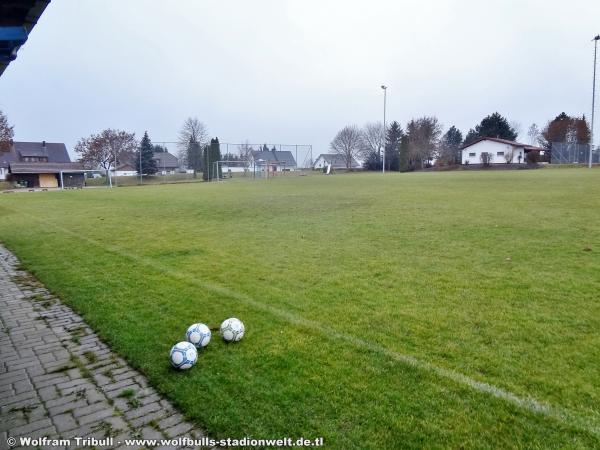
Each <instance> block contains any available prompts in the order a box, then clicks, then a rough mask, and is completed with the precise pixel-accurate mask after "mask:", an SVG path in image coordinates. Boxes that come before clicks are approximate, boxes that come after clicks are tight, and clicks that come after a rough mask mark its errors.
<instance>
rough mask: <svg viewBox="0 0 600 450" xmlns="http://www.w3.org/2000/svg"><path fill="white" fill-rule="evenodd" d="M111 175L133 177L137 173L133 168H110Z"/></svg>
mask: <svg viewBox="0 0 600 450" xmlns="http://www.w3.org/2000/svg"><path fill="white" fill-rule="evenodd" d="M111 172H112V175H113V176H117V177H133V176H136V175H137V174H138V173H137V171H135V170H117V171H114V170H111Z"/></svg>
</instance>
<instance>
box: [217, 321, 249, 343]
mask: <svg viewBox="0 0 600 450" xmlns="http://www.w3.org/2000/svg"><path fill="white" fill-rule="evenodd" d="M244 331H245V328H244V324H243V323H242V321H241V320H240V319H236V318H235V317H231V318H229V319H226V320H224V321H223V323H222V324H221V336H223V339H224V340H225V341H227V342H237V341H239V340H240V339H242V338H243V337H244Z"/></svg>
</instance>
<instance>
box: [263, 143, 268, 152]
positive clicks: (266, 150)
mask: <svg viewBox="0 0 600 450" xmlns="http://www.w3.org/2000/svg"><path fill="white" fill-rule="evenodd" d="M262 151H263V152H268V151H269V147H267V144H263V146H262Z"/></svg>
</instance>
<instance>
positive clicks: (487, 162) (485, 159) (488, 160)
mask: <svg viewBox="0 0 600 450" xmlns="http://www.w3.org/2000/svg"><path fill="white" fill-rule="evenodd" d="M479 159H481V164H483V167H490V166H491V165H492V154H491V153H488V152H482V153H481V156H480V157H479Z"/></svg>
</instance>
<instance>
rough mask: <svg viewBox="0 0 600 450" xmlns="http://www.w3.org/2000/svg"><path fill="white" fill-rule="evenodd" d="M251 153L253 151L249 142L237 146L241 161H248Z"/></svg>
mask: <svg viewBox="0 0 600 450" xmlns="http://www.w3.org/2000/svg"><path fill="white" fill-rule="evenodd" d="M253 151H254V149H253V148H252V146H251V145H250V141H248V139H246V140H245V141H244V142H242V143H241V144H240V145H238V152H239V153H240V159H241V160H242V161H246V162H247V161H249V160H250V156H252V152H253Z"/></svg>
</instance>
